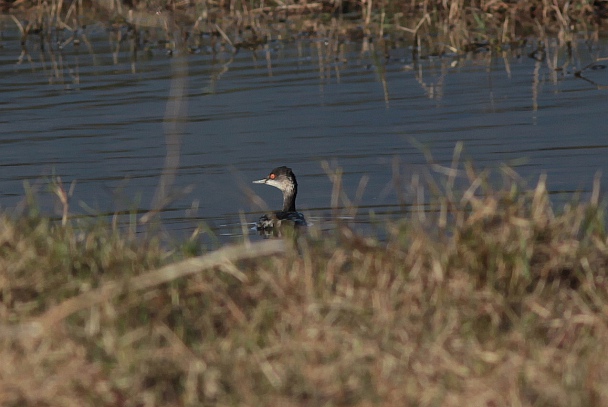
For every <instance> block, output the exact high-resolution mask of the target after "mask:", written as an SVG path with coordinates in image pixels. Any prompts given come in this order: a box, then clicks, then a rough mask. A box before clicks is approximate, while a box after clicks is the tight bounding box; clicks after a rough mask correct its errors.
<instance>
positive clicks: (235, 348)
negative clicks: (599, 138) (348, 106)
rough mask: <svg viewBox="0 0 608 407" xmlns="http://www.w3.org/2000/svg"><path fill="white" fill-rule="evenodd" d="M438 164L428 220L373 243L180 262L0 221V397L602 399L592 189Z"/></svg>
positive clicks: (346, 239)
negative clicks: (556, 198) (563, 195)
mask: <svg viewBox="0 0 608 407" xmlns="http://www.w3.org/2000/svg"><path fill="white" fill-rule="evenodd" d="M441 170H442V171H443V172H444V173H446V174H447V175H446V176H445V178H444V179H443V180H434V179H430V178H429V179H428V182H427V183H426V186H427V187H426V188H425V190H426V191H433V194H432V196H433V198H432V199H431V202H430V203H431V205H432V206H433V207H435V208H436V209H437V212H436V213H434V214H433V213H428V212H427V213H426V214H425V216H424V220H423V218H422V217H421V216H420V214H419V213H415V212H413V213H412V214H411V215H409V216H404V217H403V219H402V220H400V221H398V222H393V223H391V224H390V225H389V227H388V234H387V238H386V240H385V241H378V240H376V239H374V238H372V237H363V236H359V235H357V234H356V233H355V232H353V231H352V230H351V229H349V228H348V227H346V226H342V227H340V228H338V230H337V231H336V233H335V235H332V236H322V235H319V234H318V233H317V232H316V231H314V230H313V231H312V232H311V233H310V234H309V235H307V236H300V237H299V238H297V239H296V240H295V245H294V246H291V248H290V247H287V248H286V249H284V248H283V247H282V246H281V245H280V244H279V243H281V242H279V241H270V242H262V243H261V246H243V248H242V250H240V249H238V248H236V249H235V248H228V249H221V250H223V251H219V252H214V253H210V254H209V255H205V256H203V258H202V259H199V260H197V259H191V260H185V261H184V262H182V263H179V262H177V263H172V262H173V261H177V260H179V257H180V255H178V254H175V253H174V254H173V255H169V253H167V252H166V251H165V250H163V249H162V248H161V246H160V245H159V244H158V242H155V241H154V240H142V239H135V238H134V237H132V236H129V235H126V236H125V235H123V234H121V233H119V232H118V231H115V230H112V228H110V227H104V226H103V225H97V226H94V227H90V226H89V227H86V228H85V227H76V226H74V224H73V221H68V222H67V224H66V226H65V227H62V226H60V225H59V224H57V223H52V222H50V221H48V220H46V219H43V218H39V217H36V216H31V217H28V216H23V217H20V218H19V219H10V218H9V217H7V216H3V217H2V218H0V223H1V225H0V231H1V233H0V292H1V295H2V296H1V297H0V298H1V300H0V318H1V327H2V329H1V330H0V404H1V405H3V406H26V405H31V406H82V405H99V406H106V405H107V406H144V405H145V406H155V405H159V406H171V405H175V406H178V405H180V406H181V405H265V406H321V405H327V406H329V405H332V406H337V405H350V406H371V405H379V406H393V405H399V406H408V405H416V406H430V405H433V406H437V405H441V406H463V405H467V406H514V405H520V406H568V407H570V406H604V405H607V404H608V390H607V389H606V386H605V383H606V382H607V381H608V367H607V366H606V364H605V363H604V357H605V355H606V354H607V350H608V279H607V277H608V276H607V275H606V274H607V272H606V270H607V261H608V246H607V244H608V240H607V237H606V233H605V230H604V226H605V221H604V218H603V216H604V210H603V209H601V208H600V207H599V206H598V193H597V191H596V192H595V193H594V194H593V195H592V197H591V199H590V201H589V202H587V203H572V204H571V205H568V206H566V207H565V208H564V209H563V210H560V211H556V210H555V209H554V208H553V207H552V205H551V204H550V202H549V199H548V195H547V191H546V189H545V183H544V179H542V178H541V179H540V181H539V182H538V184H537V185H536V186H535V187H534V188H531V189H529V188H526V187H524V186H522V184H521V183H520V182H517V181H513V179H514V178H513V177H511V176H509V177H506V179H507V181H506V182H505V183H504V186H503V187H501V188H499V189H496V190H492V189H491V188H490V187H489V186H488V184H489V183H488V182H487V177H484V175H483V174H477V173H475V171H474V170H473V169H472V168H471V167H467V168H465V170H466V173H467V174H468V177H467V179H468V181H467V183H466V184H465V185H464V187H463V188H462V189H460V190H462V191H464V192H462V193H457V189H456V188H455V187H454V186H453V185H454V184H455V183H456V182H455V181H458V179H457V177H456V174H457V172H456V170H457V169H456V167H455V166H454V168H450V169H441ZM461 171H462V170H461ZM506 173H507V174H508V173H509V171H506ZM461 181H462V180H461ZM419 185H420V184H419ZM418 189H421V187H420V186H418ZM335 192H336V194H338V195H339V191H335ZM415 192H416V194H417V195H420V192H421V191H420V190H418V191H415ZM276 244H279V245H278V246H277V245H276ZM267 245H270V246H267ZM271 246H272V247H271ZM275 246H276V247H275ZM261 250H269V251H267V252H261ZM277 250H278V251H277ZM258 251H260V252H259V254H260V256H258V255H257V254H256V253H258ZM270 253H277V254H276V255H270ZM163 264H168V265H167V266H166V267H165V268H160V269H158V267H160V266H161V265H163ZM149 270H152V271H149ZM154 270H156V271H154ZM180 270H181V271H180ZM108 287H110V288H109V289H108ZM100 293H105V294H104V295H105V296H101V297H100V296H99V295H98V294H100ZM108 293H109V294H108ZM106 294H107V295H106ZM75 299H76V300H75ZM74 303H78V304H79V305H78V306H77V307H74V306H73V304H74ZM66 309H67V310H68V312H66ZM49 315H50V316H53V317H52V318H51V317H49ZM49 321H50V322H49ZM40 327H42V329H40Z"/></svg>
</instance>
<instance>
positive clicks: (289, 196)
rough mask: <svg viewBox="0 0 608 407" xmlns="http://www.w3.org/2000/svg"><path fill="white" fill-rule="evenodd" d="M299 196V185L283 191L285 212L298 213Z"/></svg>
mask: <svg viewBox="0 0 608 407" xmlns="http://www.w3.org/2000/svg"><path fill="white" fill-rule="evenodd" d="M297 194H298V184H296V183H294V185H293V187H291V188H287V189H286V190H285V191H283V212H295V211H296V195H297Z"/></svg>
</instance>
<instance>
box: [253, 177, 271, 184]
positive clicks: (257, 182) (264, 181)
mask: <svg viewBox="0 0 608 407" xmlns="http://www.w3.org/2000/svg"><path fill="white" fill-rule="evenodd" d="M267 181H268V178H264V179H259V180H257V181H253V183H254V184H265V183H266V182H267Z"/></svg>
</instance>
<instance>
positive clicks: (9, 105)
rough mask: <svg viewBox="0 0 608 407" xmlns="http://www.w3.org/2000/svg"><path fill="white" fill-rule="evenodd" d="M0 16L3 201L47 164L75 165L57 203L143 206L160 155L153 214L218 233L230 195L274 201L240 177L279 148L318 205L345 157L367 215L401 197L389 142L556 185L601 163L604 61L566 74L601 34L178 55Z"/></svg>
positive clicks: (581, 185)
mask: <svg viewBox="0 0 608 407" xmlns="http://www.w3.org/2000/svg"><path fill="white" fill-rule="evenodd" d="M4 27H5V28H4V31H3V37H2V40H1V43H0V45H1V48H0V95H1V97H0V165H1V167H2V168H1V171H0V206H2V207H3V208H13V207H15V206H16V205H17V204H18V203H19V202H20V201H21V200H22V199H23V196H24V188H23V181H24V180H29V181H30V183H32V184H35V185H41V188H42V189H41V190H42V191H45V188H46V187H45V186H44V185H45V184H44V181H42V180H43V178H44V177H49V176H51V175H53V174H55V175H58V176H61V178H62V180H63V181H64V183H66V184H69V183H70V182H72V181H73V180H76V182H77V183H76V186H75V189H74V196H73V198H72V207H71V211H72V213H75V214H87V213H104V214H112V213H114V212H116V211H123V210H138V211H140V212H141V213H144V212H145V211H147V210H149V209H151V208H152V207H153V206H154V204H153V200H154V196H155V192H156V191H157V187H158V185H159V182H160V180H161V174H162V173H163V171H164V172H165V174H167V175H168V178H164V180H165V181H168V184H169V185H170V190H169V195H170V196H171V197H173V198H174V199H172V200H171V201H170V202H169V203H168V204H167V205H165V206H164V209H163V211H162V219H163V225H164V226H166V227H167V229H169V230H172V231H175V232H176V233H180V232H184V233H189V232H190V231H191V230H192V229H193V228H194V227H195V226H196V225H197V224H198V223H200V222H202V221H204V222H206V223H207V224H209V225H211V226H212V227H213V228H215V230H216V232H217V233H218V234H219V235H222V236H225V239H226V240H230V239H233V238H237V236H238V235H240V234H241V227H240V223H239V222H240V220H239V219H240V217H239V213H240V212H241V211H243V212H244V218H245V219H246V220H247V221H249V222H253V221H254V220H255V219H256V218H257V217H258V214H257V213H253V212H256V211H258V212H259V211H260V210H262V209H264V208H260V207H259V206H257V205H254V204H253V203H252V201H251V199H250V198H249V194H248V190H249V191H253V192H255V193H256V194H258V195H259V196H260V197H262V198H263V199H264V201H265V202H267V204H268V206H269V207H270V208H271V209H278V208H279V206H280V203H281V199H280V192H279V191H278V190H276V189H274V188H270V187H265V186H263V185H253V184H251V182H250V181H251V180H254V179H259V178H262V177H264V176H266V175H267V173H268V172H269V171H270V170H271V169H272V168H273V167H276V166H280V165H288V166H290V167H292V168H293V169H294V172H295V173H296V175H297V176H298V180H299V184H300V187H299V191H300V195H299V198H298V205H299V208H300V209H301V210H303V211H304V212H305V213H307V215H308V217H309V218H311V219H313V221H314V222H322V219H324V218H326V217H327V216H328V214H329V213H330V210H329V208H330V207H331V191H332V184H331V182H330V180H329V178H328V176H327V175H326V173H325V171H324V170H323V168H322V165H321V163H322V162H323V161H329V162H330V163H331V165H332V166H334V167H337V166H339V167H341V168H342V169H343V171H344V188H345V190H346V192H347V194H348V195H349V196H351V197H352V196H354V194H355V191H356V189H357V186H358V184H359V181H360V179H361V177H362V176H363V175H367V176H369V181H368V183H367V187H366V189H365V193H364V194H363V197H362V200H361V202H360V204H361V207H362V209H361V210H360V213H361V216H362V218H361V219H363V222H365V219H366V216H365V215H366V214H367V213H368V211H369V210H370V209H371V210H373V211H374V212H376V213H378V214H390V213H396V212H398V211H399V208H400V207H399V199H398V197H397V195H396V194H395V192H394V191H393V190H392V188H391V185H392V184H391V179H392V177H393V169H392V167H393V162H394V160H395V159H398V160H399V162H400V165H401V168H402V175H403V176H404V178H405V179H406V181H408V182H409V180H410V178H411V176H412V174H416V173H419V172H423V171H426V170H427V169H428V165H427V164H426V159H425V157H424V155H423V154H422V152H421V151H420V149H419V148H418V147H417V146H415V145H414V144H413V143H412V142H411V139H412V138H413V139H415V140H417V142H419V143H421V144H422V145H424V146H426V147H428V149H429V150H430V151H431V152H432V154H433V157H434V159H435V160H436V162H437V163H439V164H443V165H449V163H450V162H451V159H452V154H453V150H454V146H455V144H456V143H457V142H458V141H462V142H464V154H463V157H465V158H470V159H472V160H473V161H474V162H475V163H476V165H477V167H479V168H482V167H498V166H499V165H500V164H501V163H510V164H511V165H513V166H515V168H516V169H517V171H518V172H519V173H520V174H521V175H522V176H523V177H524V178H525V179H529V180H530V181H531V182H534V180H536V179H537V178H538V176H539V175H540V174H542V173H547V174H548V182H549V187H550V189H551V192H553V193H556V194H557V195H558V196H559V195H560V194H559V193H562V192H570V191H582V192H584V193H585V192H588V191H590V189H591V187H592V181H593V177H594V174H595V173H596V172H597V171H598V170H602V171H603V172H604V174H606V173H608V171H606V170H607V169H608V159H607V158H606V156H607V153H608V150H607V147H608V120H607V116H608V115H607V113H608V90H607V89H606V86H608V69H603V68H604V65H602V64H603V63H608V61H599V62H597V63H596V64H595V65H593V66H591V67H588V68H587V69H585V70H584V71H583V72H582V76H583V77H584V78H581V77H579V76H577V75H575V72H576V71H577V70H581V69H583V68H585V67H587V65H588V64H591V63H593V62H595V61H598V59H599V58H602V57H605V56H608V49H607V46H606V45H607V44H608V43H606V42H605V41H604V42H600V43H599V44H591V45H589V44H585V43H583V42H581V43H579V44H576V45H577V46H576V47H575V48H574V51H573V54H572V56H569V55H568V54H567V52H566V50H565V49H562V48H560V47H559V46H558V44H557V40H555V41H553V43H551V44H549V46H548V47H547V55H546V58H545V59H542V60H540V61H539V60H537V59H534V58H532V57H530V55H529V54H532V53H533V52H534V50H535V47H536V45H535V44H536V42H535V41H533V40H532V41H530V42H529V45H527V46H526V47H524V48H523V49H521V50H516V51H506V52H504V53H502V52H501V53H494V54H492V55H490V53H489V52H483V51H482V52H479V53H476V54H469V55H467V56H464V57H456V56H454V57H442V58H430V59H423V60H420V61H417V62H416V63H415V62H414V61H413V60H412V52H411V49H409V48H408V47H407V46H406V45H403V46H397V47H395V48H394V49H392V50H391V51H390V58H389V59H388V60H385V59H384V58H383V56H382V55H383V53H382V52H380V51H379V50H376V49H375V48H374V46H373V45H374V44H373V43H372V44H371V47H364V46H363V45H362V44H361V43H360V42H351V43H348V42H347V43H345V44H342V45H341V48H340V53H339V54H338V58H335V55H334V54H333V53H331V52H329V51H328V47H330V46H331V44H329V45H328V44H326V43H325V42H323V41H317V40H312V39H307V38H304V37H302V38H300V39H296V40H292V41H287V42H273V43H270V44H269V45H268V46H266V47H261V48H259V49H257V50H255V51H251V50H241V51H240V52H238V53H236V54H232V53H231V52H227V51H222V50H220V49H217V50H216V51H217V52H216V53H213V52H212V48H211V45H207V46H204V45H203V46H202V47H200V48H197V49H195V50H193V51H194V52H193V53H192V54H190V55H187V56H186V57H185V58H181V57H179V56H175V55H174V56H169V55H168V52H167V51H166V50H164V49H162V47H151V48H150V49H149V50H146V51H140V52H138V53H137V57H136V58H133V55H132V53H131V52H130V51H129V44H128V43H127V42H125V43H123V44H121V45H120V46H119V47H118V48H117V44H116V43H115V42H112V41H110V40H109V37H110V36H109V34H108V32H106V30H105V29H104V28H103V27H101V26H96V27H95V26H93V27H90V28H87V38H88V40H89V41H90V45H91V47H90V49H89V47H88V46H87V45H86V44H85V43H81V44H80V45H79V46H74V45H73V44H68V45H67V46H66V47H65V48H64V49H63V50H62V51H59V50H58V48H57V47H56V46H55V47H51V48H54V49H49V47H48V46H47V47H45V49H44V50H41V44H40V40H39V39H36V38H31V39H30V40H28V43H27V50H28V51H29V53H28V54H27V55H22V49H21V45H20V40H19V33H18V31H17V30H16V29H14V27H13V26H11V23H10V21H8V22H5V25H4ZM203 42H204V41H203ZM117 49H118V51H116V50H117ZM20 55H21V56H22V58H20ZM535 55H537V56H538V53H537V54H535ZM20 61H21V62H20ZM556 68H557V69H556ZM181 87H183V93H180V92H181V91H180V89H182V88H181ZM180 95H182V97H180ZM169 100H172V102H170V103H168V101H169ZM166 134H173V136H170V137H166ZM168 151H170V152H171V154H169V157H170V160H169V161H167V153H168ZM173 170H174V171H175V172H173ZM172 174H173V175H174V176H175V177H174V178H171V175H172ZM606 179H607V178H606V177H604V180H603V181H602V183H603V185H606ZM189 187H193V189H192V190H191V191H190V190H189ZM52 200H53V199H52V198H51V197H49V198H48V202H52ZM83 203H84V204H83ZM43 206H44V205H43ZM52 209H53V208H52V205H49V210H52ZM140 216H141V215H140Z"/></svg>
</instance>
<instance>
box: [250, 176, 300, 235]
mask: <svg viewBox="0 0 608 407" xmlns="http://www.w3.org/2000/svg"><path fill="white" fill-rule="evenodd" d="M253 183H254V184H266V185H272V186H273V187H275V188H279V189H280V190H281V191H282V192H283V210H281V211H276V212H273V213H271V214H268V215H263V216H262V217H261V218H260V219H259V220H258V221H257V223H256V224H255V226H256V228H257V229H258V230H271V229H274V228H278V227H280V226H281V224H283V223H289V224H292V225H296V226H306V219H304V215H302V214H301V213H300V212H298V211H297V210H296V195H297V194H298V182H297V181H296V176H295V175H294V173H293V171H291V168H288V167H284V166H283V167H277V168H275V169H274V170H272V171H271V172H270V174H268V176H267V177H266V178H264V179H260V180H257V181H253Z"/></svg>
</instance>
